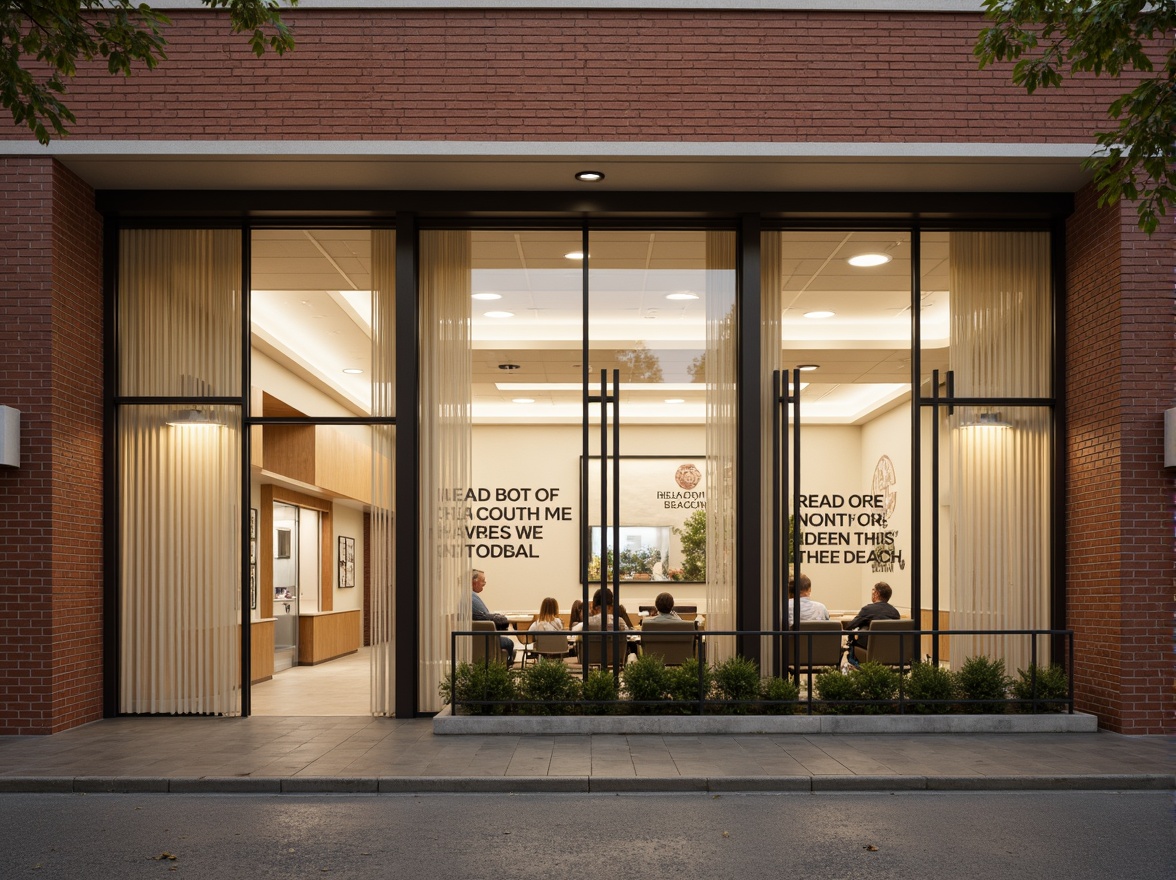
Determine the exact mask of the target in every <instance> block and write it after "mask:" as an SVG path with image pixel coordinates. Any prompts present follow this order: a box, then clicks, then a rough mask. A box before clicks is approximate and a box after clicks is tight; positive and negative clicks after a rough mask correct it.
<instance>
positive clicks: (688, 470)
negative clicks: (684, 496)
mask: <svg viewBox="0 0 1176 880" xmlns="http://www.w3.org/2000/svg"><path fill="white" fill-rule="evenodd" d="M701 480H702V471H700V470H699V469H698V468H696V467H695V466H694V465H692V464H684V465H682V466H681V467H679V468H678V470H677V471H676V472H675V473H674V482H675V483H677V484H678V485H679V486H681V487H682V488H683V489H693V488H694V487H695V486H697V485H698V484H699V482H701Z"/></svg>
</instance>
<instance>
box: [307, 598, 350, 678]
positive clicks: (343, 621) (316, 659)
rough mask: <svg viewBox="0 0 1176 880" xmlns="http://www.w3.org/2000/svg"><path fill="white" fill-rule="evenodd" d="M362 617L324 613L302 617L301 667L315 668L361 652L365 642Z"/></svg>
mask: <svg viewBox="0 0 1176 880" xmlns="http://www.w3.org/2000/svg"><path fill="white" fill-rule="evenodd" d="M362 630H363V621H362V619H361V613H360V612H359V611H358V610H356V611H322V612H319V613H317V614H299V615H298V665H299V666H314V665H315V664H317V663H326V662H327V661H328V660H334V659H335V658H336V657H342V656H344V655H345V654H354V653H355V652H356V651H358V650H359V647H360V644H361V643H362V639H363V632H362Z"/></svg>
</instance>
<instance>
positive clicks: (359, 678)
mask: <svg viewBox="0 0 1176 880" xmlns="http://www.w3.org/2000/svg"><path fill="white" fill-rule="evenodd" d="M251 693H252V706H251V708H252V714H254V715H300V716H307V715H367V714H369V712H370V711H371V709H370V706H371V649H370V648H360V649H359V650H358V651H357V652H355V653H354V654H348V655H346V656H345V657H340V658H338V659H337V660H331V661H329V662H327V663H320V664H318V665H317V666H292V667H290V668H289V669H283V670H282V671H281V672H278V673H275V674H274V677H273V678H271V679H270V680H269V681H263V682H261V683H260V684H255V685H253V687H252V689H251Z"/></svg>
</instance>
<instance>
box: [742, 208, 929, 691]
mask: <svg viewBox="0 0 1176 880" xmlns="http://www.w3.org/2000/svg"><path fill="white" fill-rule="evenodd" d="M767 237H768V238H775V239H776V240H774V241H773V240H769V241H767V242H766V243H765V247H764V251H765V257H766V258H765V265H764V269H765V271H764V291H765V308H764V313H765V314H770V315H771V318H772V319H773V320H774V319H776V318H777V316H778V320H779V324H778V327H779V330H778V331H777V332H778V333H779V340H780V342H779V345H778V348H777V350H776V351H774V352H771V354H770V356H769V358H767V360H769V362H770V360H771V359H772V358H774V359H775V363H774V364H772V365H771V366H772V367H773V372H772V375H773V383H772V397H773V403H774V411H773V415H772V417H771V419H770V424H771V425H772V434H773V436H772V448H773V450H774V455H773V457H772V474H773V475H772V487H773V489H772V513H771V522H772V541H771V546H772V564H771V571H772V577H771V584H772V586H771V592H770V595H769V596H768V597H767V599H768V601H766V602H765V605H766V606H767V607H766V608H765V611H766V617H765V619H767V620H769V621H771V628H772V629H776V630H784V629H793V630H800V629H802V628H803V627H801V624H802V623H804V622H806V621H810V620H826V619H829V620H841V621H846V620H850V619H852V618H853V617H855V616H857V614H858V613H859V611H860V610H861V609H862V608H863V607H864V606H865V605H867V604H871V603H872V598H871V597H872V594H873V591H874V588H875V586H876V585H878V584H884V585H885V590H883V592H886V593H887V594H888V595H887V600H888V601H887V604H889V605H890V606H891V608H892V609H893V610H894V612H895V613H898V614H901V616H903V617H908V618H910V617H914V618H916V619H917V616H918V608H917V606H918V600H917V597H916V596H914V591H913V582H912V568H911V567H909V566H908V562H909V561H910V556H911V548H912V535H911V530H912V511H913V508H914V504H913V503H912V501H913V499H912V497H911V486H912V478H911V462H912V448H911V437H912V405H911V338H912V327H913V324H912V318H911V310H912V300H913V298H912V287H911V237H910V235H909V234H908V233H907V232H904V231H896V230H888V231H885V230H883V231H869V232H867V231H852V230H823V231H809V232H799V231H798V232H783V233H768V236H767ZM920 307H921V310H922V311H923V314H924V320H925V321H927V322H928V325H930V324H931V323H932V318H933V314H934V310H935V309H944V308H945V307H946V304H945V303H943V302H940V301H938V300H937V298H935V297H931V298H929V299H928V298H924V300H923V301H922V302H921V304H920ZM929 356H931V357H934V354H933V353H930V354H929ZM887 613H891V612H890V611H888V612H887ZM916 628H917V624H916ZM803 650H804V649H803V648H802V647H801V645H800V643H799V641H796V640H792V641H791V642H789V643H787V646H785V643H784V641H783V640H780V641H778V642H777V643H776V645H775V646H774V649H773V651H772V664H773V671H774V672H775V673H776V674H780V673H781V672H782V671H783V669H785V668H786V667H790V668H793V669H796V668H798V666H799V663H798V662H796V661H797V660H798V657H796V656H795V653H796V652H798V651H803ZM790 654H792V655H793V656H792V657H791V658H790V657H789V655H790Z"/></svg>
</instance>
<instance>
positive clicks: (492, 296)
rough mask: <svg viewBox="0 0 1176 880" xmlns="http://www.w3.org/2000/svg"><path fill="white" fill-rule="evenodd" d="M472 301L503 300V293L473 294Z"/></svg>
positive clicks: (471, 295)
mask: <svg viewBox="0 0 1176 880" xmlns="http://www.w3.org/2000/svg"><path fill="white" fill-rule="evenodd" d="M470 299H502V294H501V293H472V294H470Z"/></svg>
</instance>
